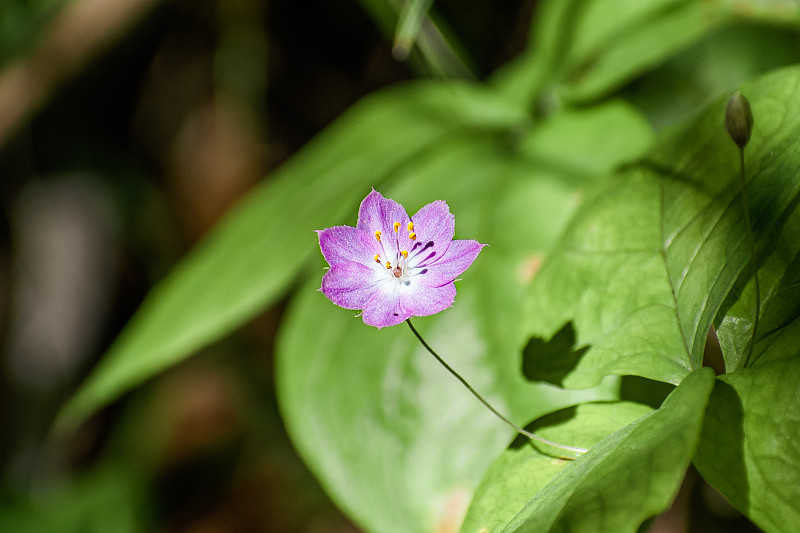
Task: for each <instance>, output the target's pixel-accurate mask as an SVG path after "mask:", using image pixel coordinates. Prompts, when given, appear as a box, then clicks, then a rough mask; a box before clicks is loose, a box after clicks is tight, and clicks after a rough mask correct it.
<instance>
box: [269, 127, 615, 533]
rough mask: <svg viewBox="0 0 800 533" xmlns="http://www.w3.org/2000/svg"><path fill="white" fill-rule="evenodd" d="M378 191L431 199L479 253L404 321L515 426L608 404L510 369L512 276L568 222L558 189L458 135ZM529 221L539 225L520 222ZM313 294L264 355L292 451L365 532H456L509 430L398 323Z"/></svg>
mask: <svg viewBox="0 0 800 533" xmlns="http://www.w3.org/2000/svg"><path fill="white" fill-rule="evenodd" d="M453 176H458V178H459V181H458V184H459V186H458V187H453V186H452V177H453ZM382 192H383V193H384V194H385V195H387V196H389V197H392V198H394V199H396V200H398V201H400V202H401V203H403V204H404V205H405V206H406V207H407V209H408V210H409V212H412V213H413V212H414V211H415V210H416V209H417V208H419V207H421V205H422V204H423V203H427V202H429V201H431V200H434V199H437V198H444V199H446V200H447V202H448V204H449V205H450V208H451V211H452V212H453V213H454V214H455V216H456V234H457V236H458V237H459V238H476V239H478V240H480V241H482V242H489V243H491V246H489V247H487V248H485V249H484V251H483V252H482V253H481V256H480V257H479V258H478V260H477V261H476V262H475V264H474V265H473V266H472V267H471V268H470V269H469V270H468V271H467V272H465V273H464V274H463V275H462V278H463V279H462V281H460V282H459V283H458V284H457V285H458V290H459V293H458V296H457V297H456V304H455V306H454V307H453V308H452V309H448V310H446V311H444V312H443V313H441V314H439V315H437V316H434V317H426V318H421V319H417V320H415V324H416V327H417V328H418V329H419V330H420V331H421V332H422V334H423V336H424V337H425V338H426V340H427V341H428V342H429V343H430V344H431V345H432V346H433V348H434V349H436V350H437V351H438V352H439V353H440V354H441V355H442V356H443V357H444V358H445V359H446V360H447V361H448V362H449V363H450V364H451V365H452V366H453V367H454V368H455V369H456V370H458V371H459V372H460V373H461V374H462V375H464V377H465V378H466V379H467V380H468V381H469V382H470V383H471V384H472V385H473V386H474V387H475V388H476V389H477V390H478V391H480V392H481V393H482V394H484V395H485V396H486V397H487V398H488V399H489V400H490V401H491V402H492V403H493V404H494V405H495V406H496V407H497V408H498V409H499V410H500V411H502V412H504V413H505V414H507V415H508V416H509V417H510V418H512V419H513V420H515V421H517V422H518V423H521V424H524V423H525V422H526V421H528V420H530V419H531V418H534V417H537V416H540V415H542V414H544V413H546V412H549V411H552V410H554V409H558V408H560V407H562V406H564V405H570V404H573V403H576V402H582V401H590V400H591V399H592V398H601V397H602V398H607V399H608V398H612V397H613V395H612V394H611V393H610V392H609V391H608V390H605V391H598V390H588V391H579V392H577V393H572V392H566V391H559V390H557V389H554V388H551V387H543V386H537V385H532V384H530V383H528V382H526V380H525V379H524V378H523V377H522V375H521V373H520V372H519V364H520V361H519V345H520V336H519V335H520V330H519V320H520V313H519V309H520V306H521V303H522V302H521V293H522V291H521V288H522V287H524V285H525V284H526V283H527V282H528V277H527V275H526V273H525V270H524V269H521V268H520V267H522V266H524V265H525V263H526V260H527V258H528V257H529V256H531V255H533V254H536V253H541V252H542V250H543V249H545V248H546V247H548V246H549V245H550V244H551V242H552V239H554V238H555V237H556V236H557V234H558V229H559V227H561V225H563V223H564V221H565V220H566V218H567V217H568V216H569V212H570V210H571V208H572V206H573V205H574V199H573V195H572V190H571V189H570V188H569V187H568V186H566V185H565V184H563V183H562V182H561V181H559V180H557V179H554V178H552V177H548V176H546V175H542V174H540V173H535V172H532V171H531V170H530V168H529V167H528V165H517V164H514V163H513V162H509V161H508V149H507V148H505V147H503V146H502V145H497V144H495V143H492V142H476V140H475V139H464V140H460V141H455V140H454V141H453V142H452V143H451V144H450V145H449V146H448V147H446V148H442V149H440V150H438V151H437V152H435V153H431V154H430V155H429V157H428V158H424V159H423V160H421V161H419V162H418V163H417V165H413V166H412V167H411V168H409V169H408V171H407V173H403V174H401V175H399V176H398V181H397V182H396V185H395V186H394V187H392V188H389V189H387V190H384V191H382ZM512 198H513V199H515V200H516V203H512V202H510V201H509V200H510V199H512ZM498 203H501V204H502V205H507V206H509V211H506V210H499V209H496V208H495V206H496V205H498ZM531 213H536V214H537V216H542V217H543V218H545V217H549V222H550V225H548V224H533V223H530V221H531V220H532V218H531ZM348 222H349V223H350V224H353V223H354V222H355V211H353V213H352V218H351V220H349V221H348ZM321 274H322V270H321V269H320V276H321ZM318 286H319V280H318V279H314V280H312V281H311V284H310V285H307V286H306V287H305V290H304V291H302V292H301V293H299V294H298V296H297V298H296V299H295V300H294V301H293V304H292V306H291V310H290V313H289V315H288V317H287V323H286V324H285V329H284V330H283V334H282V335H281V337H280V340H279V344H278V351H277V357H278V359H277V371H278V375H277V378H278V393H279V400H280V405H281V408H282V412H283V416H284V420H285V421H286V425H287V429H288V431H289V433H290V435H291V437H292V439H293V441H294V443H295V445H296V447H297V449H298V450H299V452H300V453H301V455H302V456H303V457H304V459H305V460H306V462H307V463H308V464H309V466H310V467H311V469H312V470H313V471H314V472H315V474H316V475H317V477H318V478H319V479H320V480H321V482H322V483H323V485H324V486H325V488H326V489H327V491H328V492H329V494H330V495H331V497H332V498H333V499H334V500H335V501H336V502H337V503H338V504H339V505H340V506H341V507H342V508H343V509H344V510H345V511H347V512H348V513H349V514H350V515H351V516H352V517H353V519H354V520H356V521H357V522H358V523H359V524H360V525H361V527H363V528H364V529H366V530H368V531H376V532H381V533H392V532H398V533H401V532H402V533H410V532H420V533H422V532H427V531H434V530H439V531H455V530H456V529H457V527H458V524H459V522H460V519H461V517H462V516H463V512H464V511H465V510H466V506H467V504H468V503H469V499H470V497H471V494H472V491H473V490H474V487H475V486H476V485H477V483H478V481H479V479H480V476H481V474H482V472H483V471H484V470H485V468H486V467H487V466H488V464H489V463H490V462H491V460H492V458H493V457H494V456H496V455H497V454H498V453H500V452H501V451H502V449H503V448H504V447H505V446H506V445H507V443H508V442H509V441H510V440H511V439H512V437H513V432H512V431H511V430H510V429H509V428H508V427H506V426H505V425H504V424H503V423H502V422H500V421H499V420H497V419H496V418H494V417H493V416H492V415H491V414H490V413H489V412H488V411H487V410H486V409H485V408H484V407H483V406H481V405H480V403H479V402H478V401H477V400H476V399H475V398H474V397H472V396H471V395H470V394H469V393H468V392H467V391H466V390H465V389H464V388H463V387H462V386H461V385H460V384H459V383H458V382H457V381H456V380H455V379H453V377H452V376H450V375H449V374H448V373H447V372H446V371H445V370H444V369H442V368H441V367H440V366H439V365H438V364H437V363H436V362H435V361H434V360H433V358H432V357H431V356H430V355H429V354H428V353H426V352H425V350H424V349H423V348H422V347H421V346H420V345H419V343H417V342H416V339H414V337H413V336H412V334H411V332H410V331H407V329H408V328H407V327H406V326H405V325H400V326H397V327H394V328H388V329H383V330H380V331H378V330H376V329H374V328H371V327H369V326H366V325H364V324H363V323H362V322H361V320H360V319H359V318H356V317H354V316H353V315H354V314H355V313H354V312H352V311H345V310H341V309H336V308H334V306H333V305H332V304H331V303H330V302H328V301H327V300H326V299H325V298H324V297H323V296H322V295H321V294H319V293H317V292H314V290H313V289H315V288H316V287H318ZM310 331H313V335H312V334H309V332H310Z"/></svg>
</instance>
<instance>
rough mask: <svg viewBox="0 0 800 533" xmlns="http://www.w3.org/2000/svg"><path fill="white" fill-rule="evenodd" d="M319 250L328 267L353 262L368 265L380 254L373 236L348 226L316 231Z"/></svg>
mask: <svg viewBox="0 0 800 533" xmlns="http://www.w3.org/2000/svg"><path fill="white" fill-rule="evenodd" d="M317 236H318V237H319V248H320V250H322V256H323V257H324V258H325V261H327V262H328V264H329V265H335V264H336V263H344V262H347V261H355V262H357V263H361V264H364V265H368V264H370V263H371V262H373V261H374V260H375V254H379V253H381V252H382V249H381V247H380V244H379V243H378V241H377V240H376V239H375V237H374V236H373V235H370V234H368V233H366V232H364V231H361V230H360V229H357V228H353V227H350V226H334V227H332V228H327V229H324V230H320V231H317Z"/></svg>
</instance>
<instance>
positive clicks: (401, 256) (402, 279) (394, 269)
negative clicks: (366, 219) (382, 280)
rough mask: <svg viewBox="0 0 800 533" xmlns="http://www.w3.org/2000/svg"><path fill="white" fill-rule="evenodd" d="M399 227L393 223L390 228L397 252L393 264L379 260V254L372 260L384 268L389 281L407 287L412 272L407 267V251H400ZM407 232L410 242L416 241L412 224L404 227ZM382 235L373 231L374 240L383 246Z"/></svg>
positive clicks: (410, 267) (398, 224) (397, 223)
mask: <svg viewBox="0 0 800 533" xmlns="http://www.w3.org/2000/svg"><path fill="white" fill-rule="evenodd" d="M400 226H401V224H400V223H399V222H395V223H394V224H393V225H392V227H393V229H394V233H395V245H396V248H397V250H399V251H398V253H397V256H396V257H395V258H394V259H395V260H394V263H392V262H391V261H384V260H383V259H382V258H381V254H376V255H375V257H374V260H375V262H376V263H378V264H379V265H382V266H385V267H386V272H387V274H388V275H389V277H390V279H393V280H395V281H397V282H398V283H402V284H405V285H408V284H409V283H410V282H411V270H413V267H412V266H409V265H408V250H401V249H400V241H399V233H400ZM406 229H407V230H408V238H409V239H410V240H411V241H416V240H417V234H416V233H414V223H413V222H409V223H408V224H407V226H406ZM382 235H383V233H382V232H381V231H380V230H375V239H376V240H377V241H378V242H379V243H381V245H383V241H382V240H381V236H382ZM383 255H384V259H385V257H386V250H385V249H384V252H383Z"/></svg>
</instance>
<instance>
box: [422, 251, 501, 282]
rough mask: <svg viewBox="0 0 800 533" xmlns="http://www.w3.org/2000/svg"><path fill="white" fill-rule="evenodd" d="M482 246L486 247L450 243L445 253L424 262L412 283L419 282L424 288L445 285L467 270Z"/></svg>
mask: <svg viewBox="0 0 800 533" xmlns="http://www.w3.org/2000/svg"><path fill="white" fill-rule="evenodd" d="M484 246H486V245H485V244H481V243H479V242H478V241H473V240H456V241H452V242H451V243H450V247H449V248H448V249H447V253H446V254H444V255H443V256H442V257H440V258H434V259H432V260H431V261H430V262H426V263H425V265H424V268H422V269H421V272H422V273H420V274H417V275H415V276H414V281H419V283H421V284H423V285H425V286H426V287H440V286H442V285H446V284H447V283H450V282H451V281H453V280H454V279H456V278H457V277H458V276H459V275H461V273H462V272H464V271H465V270H466V269H468V268H469V266H470V265H471V264H472V263H473V261H475V259H476V258H477V257H478V254H479V253H481V249H482V248H483V247H484ZM417 270H419V267H418V269H417Z"/></svg>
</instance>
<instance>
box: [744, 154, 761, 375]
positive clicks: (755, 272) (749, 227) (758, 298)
mask: <svg viewBox="0 0 800 533" xmlns="http://www.w3.org/2000/svg"><path fill="white" fill-rule="evenodd" d="M739 170H740V171H741V172H740V174H741V177H742V204H743V205H744V222H745V224H746V225H747V237H748V238H747V240H748V243H749V244H750V268H751V269H752V273H753V280H754V282H755V284H756V316H755V317H754V318H753V335H752V337H751V338H750V347H749V348H748V350H747V357H746V358H745V360H744V366H745V367H746V366H747V364H748V363H749V362H750V356H752V355H753V346H754V345H755V343H756V334H757V333H758V315H760V314H761V286H760V284H759V283H758V265H756V243H755V237H753V226H752V225H751V223H750V202H749V201H748V200H747V180H746V179H745V173H744V147H743V146H742V147H740V148H739Z"/></svg>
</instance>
